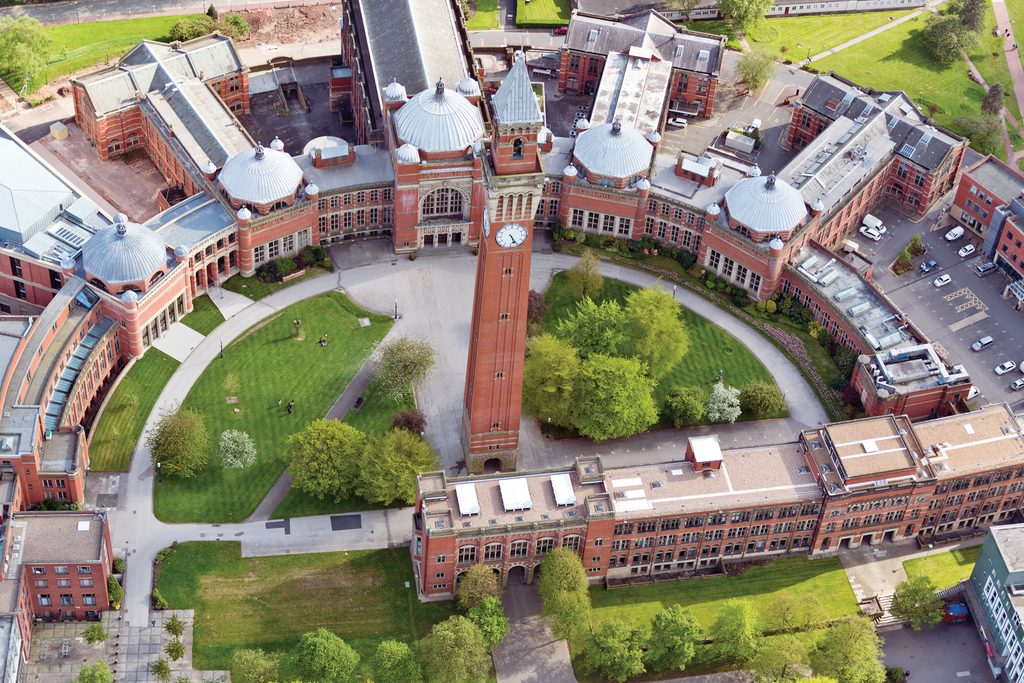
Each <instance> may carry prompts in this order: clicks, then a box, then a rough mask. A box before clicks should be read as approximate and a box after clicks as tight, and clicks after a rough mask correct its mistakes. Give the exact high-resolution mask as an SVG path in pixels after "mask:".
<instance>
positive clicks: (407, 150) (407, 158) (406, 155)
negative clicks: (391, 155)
mask: <svg viewBox="0 0 1024 683" xmlns="http://www.w3.org/2000/svg"><path fill="white" fill-rule="evenodd" d="M395 157H396V158H397V159H398V163H400V164H418V163H420V151H419V150H418V149H416V148H415V147H414V146H413V145H410V144H409V143H408V142H407V143H405V144H404V145H402V146H401V147H399V148H398V149H396V150H395Z"/></svg>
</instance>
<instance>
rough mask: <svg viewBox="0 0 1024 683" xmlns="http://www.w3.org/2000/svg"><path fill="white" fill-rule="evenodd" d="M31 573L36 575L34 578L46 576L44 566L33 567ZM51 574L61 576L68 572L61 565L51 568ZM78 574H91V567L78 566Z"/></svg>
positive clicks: (65, 567)
mask: <svg viewBox="0 0 1024 683" xmlns="http://www.w3.org/2000/svg"><path fill="white" fill-rule="evenodd" d="M32 573H33V574H34V575H36V576H40V575H45V574H46V567H45V566H35V567H32ZM53 573H54V574H56V575H58V576H61V575H63V574H69V573H70V570H69V569H68V568H67V566H66V565H62V566H57V567H54V568H53ZM78 573H79V574H92V567H90V566H89V565H79V566H78Z"/></svg>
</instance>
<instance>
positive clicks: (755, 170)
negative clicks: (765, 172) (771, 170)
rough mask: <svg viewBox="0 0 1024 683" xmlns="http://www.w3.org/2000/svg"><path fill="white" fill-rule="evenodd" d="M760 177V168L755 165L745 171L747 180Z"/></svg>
mask: <svg viewBox="0 0 1024 683" xmlns="http://www.w3.org/2000/svg"><path fill="white" fill-rule="evenodd" d="M760 175H761V167H760V166H758V165H757V164H754V165H753V166H751V167H750V168H748V169H747V177H749V178H757V177H759V176H760Z"/></svg>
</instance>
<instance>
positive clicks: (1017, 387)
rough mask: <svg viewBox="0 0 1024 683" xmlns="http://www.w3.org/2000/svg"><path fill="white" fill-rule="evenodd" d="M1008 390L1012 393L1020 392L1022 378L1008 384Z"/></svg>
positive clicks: (1022, 385) (1023, 382) (1022, 386)
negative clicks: (1012, 391)
mask: <svg viewBox="0 0 1024 683" xmlns="http://www.w3.org/2000/svg"><path fill="white" fill-rule="evenodd" d="M1010 388H1011V389H1013V390H1014V391H1020V390H1021V389H1024V378H1022V379H1015V380H1013V381H1012V382H1010Z"/></svg>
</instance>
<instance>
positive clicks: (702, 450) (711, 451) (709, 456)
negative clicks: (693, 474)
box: [690, 435, 722, 462]
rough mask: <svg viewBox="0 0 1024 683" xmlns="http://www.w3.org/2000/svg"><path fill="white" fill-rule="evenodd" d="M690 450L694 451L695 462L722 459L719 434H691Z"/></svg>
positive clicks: (718, 460)
mask: <svg viewBox="0 0 1024 683" xmlns="http://www.w3.org/2000/svg"><path fill="white" fill-rule="evenodd" d="M690 450H691V451H692V452H693V459H694V462H721V461H722V446H721V445H720V444H719V443H718V437H717V436H714V435H711V436H691V437H690Z"/></svg>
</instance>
